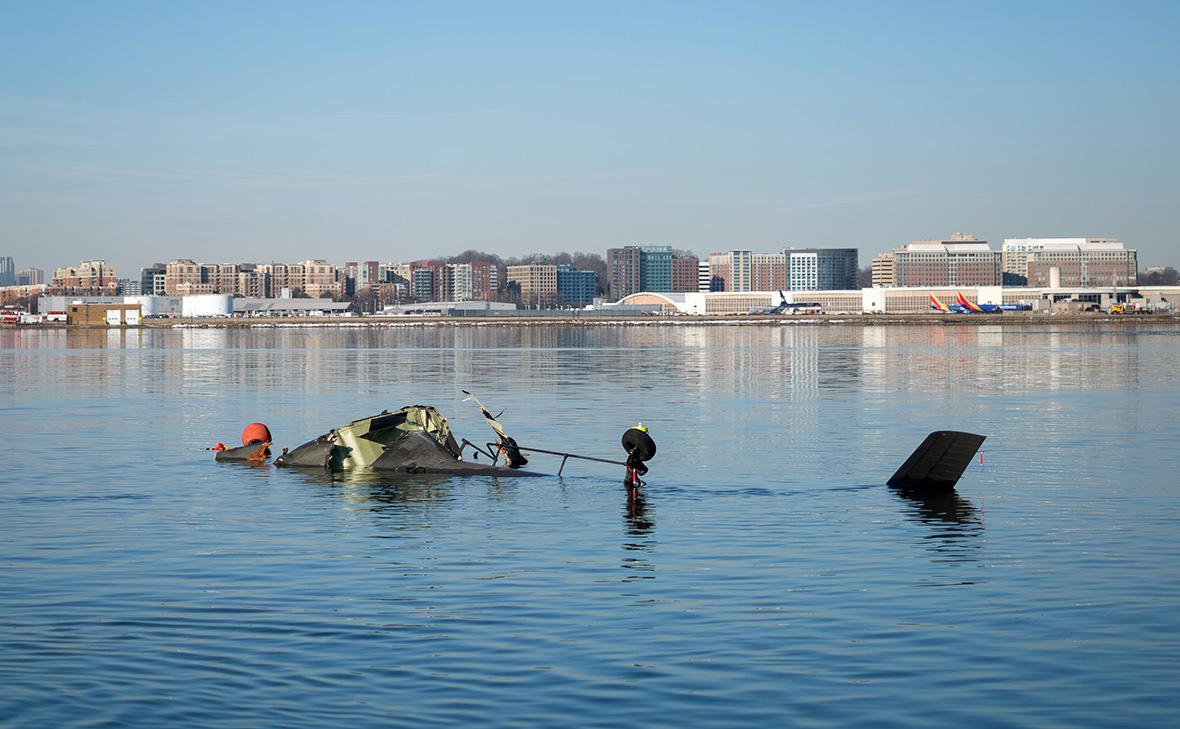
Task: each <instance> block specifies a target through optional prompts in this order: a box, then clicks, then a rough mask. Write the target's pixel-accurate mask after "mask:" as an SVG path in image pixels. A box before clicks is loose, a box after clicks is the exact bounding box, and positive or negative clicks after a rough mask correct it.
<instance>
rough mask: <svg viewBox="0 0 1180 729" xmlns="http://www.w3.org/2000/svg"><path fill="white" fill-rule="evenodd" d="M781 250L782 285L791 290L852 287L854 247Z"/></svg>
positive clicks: (854, 283)
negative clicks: (783, 262) (784, 271)
mask: <svg viewBox="0 0 1180 729" xmlns="http://www.w3.org/2000/svg"><path fill="white" fill-rule="evenodd" d="M783 253H784V254H785V256H786V258H787V264H786V282H785V284H784V287H785V288H787V289H789V290H791V291H834V290H845V289H854V288H856V274H857V265H858V262H859V256H860V252H859V251H858V250H857V249H856V248H788V249H786V250H785V251H784V252H783ZM777 288H778V287H775V286H772V287H771V289H774V290H777Z"/></svg>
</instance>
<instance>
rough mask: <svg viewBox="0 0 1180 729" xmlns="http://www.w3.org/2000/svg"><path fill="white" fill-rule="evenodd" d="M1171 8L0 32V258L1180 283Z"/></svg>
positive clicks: (15, 6) (163, 24)
mask: <svg viewBox="0 0 1180 729" xmlns="http://www.w3.org/2000/svg"><path fill="white" fill-rule="evenodd" d="M1178 21H1180V3H1175V2H1167V3H1113V2H1112V3H1084V2H1068V3H957V2H949V3H948V2H931V3H877V2H872V3H816V4H814V5H792V4H788V3H754V2H747V3H742V2H737V3H720V2H717V3H694V2H672V3H661V2H649V3H635V2H631V3H617V4H612V3H603V2H595V3H585V4H581V5H575V4H573V3H561V2H542V3H511V2H505V3H421V4H409V3H393V2H321V3H300V2H250V3H242V2H235V3H217V2H188V3H182V2H143V3H131V2H110V3H81V2H78V3H63V2H19V3H18V2H0V28H2V29H3V30H2V31H0V32H2V33H3V42H2V43H0V255H4V254H9V255H12V256H13V257H14V258H15V259H16V263H17V266H18V267H22V266H25V265H36V266H39V267H42V268H51V267H53V266H57V265H65V264H69V263H73V262H76V261H77V260H79V259H81V258H83V257H105V258H106V259H107V260H108V261H110V262H111V263H113V264H114V265H116V266H118V267H119V268H120V270H121V271H122V272H123V274H124V275H129V274H133V273H134V272H135V270H137V269H138V268H139V267H140V266H142V265H145V264H147V263H150V262H151V261H153V260H167V259H170V258H175V257H189V258H195V259H197V260H203V261H239V260H298V259H303V258H307V257H326V258H328V259H329V260H332V261H334V262H343V261H344V260H352V259H379V260H410V259H414V258H420V257H427V256H434V255H442V254H449V253H457V252H459V251H462V250H464V249H466V248H481V249H485V250H489V251H496V252H499V253H501V254H502V255H506V256H507V255H518V254H523V253H528V252H532V251H557V250H570V251H573V250H586V251H598V252H604V251H605V249H606V248H608V247H611V246H617V245H625V244H634V243H669V244H672V245H674V246H676V247H679V248H686V249H690V250H694V251H696V252H697V253H700V254H705V253H708V252H709V251H712V250H725V249H729V248H752V249H754V250H764V251H771V250H776V249H781V248H782V247H783V246H784V245H817V246H827V245H833V246H836V245H838V246H856V247H858V248H860V250H861V259H862V262H863V263H867V262H868V260H869V259H870V258H871V256H872V255H874V254H876V253H878V252H880V251H882V250H887V249H889V248H891V247H893V246H895V245H899V244H902V243H905V242H906V241H908V240H910V239H912V238H930V237H939V236H943V235H949V234H950V233H953V232H956V231H966V232H973V233H975V234H977V235H979V236H981V237H984V238H986V239H988V240H990V241H992V242H993V245H996V246H997V247H998V243H999V241H1000V240H1002V239H1003V238H1005V237H1025V236H1082V235H1104V236H1119V237H1122V238H1123V239H1124V240H1125V241H1126V242H1127V243H1128V244H1129V245H1131V246H1134V247H1137V248H1138V249H1139V250H1140V265H1141V266H1143V265H1152V264H1157V263H1169V264H1173V265H1176V264H1180V243H1178V242H1177V231H1180V210H1178V208H1180V205H1178V202H1180V200H1178V195H1177V192H1178V189H1180V187H1178V184H1177V169H1178V162H1180V152H1178V145H1177V141H1178V139H1177V137H1178V134H1177V129H1180V113H1178V112H1180V53H1178V52H1177V50H1176V48H1177V44H1176V42H1175V38H1176V33H1177V31H1178V30H1180V22H1178Z"/></svg>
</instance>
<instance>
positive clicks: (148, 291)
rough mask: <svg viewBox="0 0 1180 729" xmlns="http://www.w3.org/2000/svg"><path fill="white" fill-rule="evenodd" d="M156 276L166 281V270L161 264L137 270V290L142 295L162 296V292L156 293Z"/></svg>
mask: <svg viewBox="0 0 1180 729" xmlns="http://www.w3.org/2000/svg"><path fill="white" fill-rule="evenodd" d="M157 275H160V276H164V277H165V279H167V269H166V267H165V266H164V264H163V263H153V264H152V265H150V266H144V267H143V268H141V269H139V290H140V291H141V292H143V294H144V295H147V296H150V295H153V294H157V295H162V294H163V293H164V292H163V291H160V292H158V293H157V291H156V276H157Z"/></svg>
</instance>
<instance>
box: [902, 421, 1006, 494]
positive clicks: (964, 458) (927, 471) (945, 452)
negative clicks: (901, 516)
mask: <svg viewBox="0 0 1180 729" xmlns="http://www.w3.org/2000/svg"><path fill="white" fill-rule="evenodd" d="M986 439H987V436H986V435H976V434H975V433H963V432H960V431H956V430H936V431H934V432H933V433H931V434H930V435H928V436H926V439H925V440H923V441H922V444H921V445H919V446H918V448H917V449H916V450H915V451H914V452H913V453H911V454H910V457H909V458H907V459H906V461H905V463H903V464H901V467H900V468H898V469H897V472H896V473H894V474H893V476H891V477H890V479H889V481H887V482H886V483H887V484H888V485H889V486H892V487H893V488H895V489H899V490H901V491H908V492H912V493H924V494H939V493H948V492H950V491H952V490H954V488H955V484H957V483H958V482H959V479H960V478H962V477H963V471H965V470H967V466H968V465H970V463H971V459H972V458H974V457H975V454H976V452H978V451H979V447H980V446H981V445H983V441H984V440H986Z"/></svg>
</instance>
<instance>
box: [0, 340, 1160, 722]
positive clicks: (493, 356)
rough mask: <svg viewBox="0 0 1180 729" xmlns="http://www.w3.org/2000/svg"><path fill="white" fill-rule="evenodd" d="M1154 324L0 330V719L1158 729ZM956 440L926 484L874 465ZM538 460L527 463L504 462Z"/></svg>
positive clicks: (888, 465)
mask: <svg viewBox="0 0 1180 729" xmlns="http://www.w3.org/2000/svg"><path fill="white" fill-rule="evenodd" d="M1178 354H1180V331H1178V330H1177V329H1175V328H1161V329H1156V330H1147V329H1127V330H1124V329H1121V328H1115V327H1112V328H1107V329H1103V328H1085V327H1069V326H1059V327H1049V326H1044V327H1029V328H1000V327H992V326H963V327H955V326H932V327H908V326H896V327H895V326H890V327H860V326H811V325H796V326H783V327H724V326H700V327H697V326H684V327H588V328H563V327H521V328H511V327H458V328H450V327H436V328H421V329H379V330H362V329H303V330H300V329H266V330H252V331H251V330H233V331H226V330H175V331H146V330H145V331H126V332H119V331H101V330H90V331H68V332H67V331H64V330H56V331H14V330H4V331H0V413H2V417H3V432H4V433H5V435H6V436H7V437H8V440H9V445H10V452H9V455H8V457H7V458H6V464H5V468H4V469H3V470H2V471H0V530H2V532H3V539H2V540H0V627H2V631H0V685H3V686H4V691H3V692H0V723H3V724H4V725H5V726H28V727H43V726H58V727H66V726H102V725H112V726H113V725H119V726H166V725H172V726H176V725H204V726H213V725H215V726H231V727H232V726H243V727H244V726H251V727H254V726H291V727H318V726H324V725H341V724H348V725H352V726H367V725H383V726H388V725H406V726H422V725H447V724H471V723H472V722H478V723H480V724H486V725H510V726H521V725H570V724H573V725H580V726H619V725H624V724H626V725H651V726H733V725H746V726H750V725H770V724H771V723H772V722H773V723H774V724H789V725H795V726H832V725H845V726H847V725H873V726H899V727H900V726H905V727H912V726H940V727H941V726H947V725H948V724H952V723H963V722H970V724H971V725H972V726H1111V725H1139V726H1160V725H1167V724H1174V722H1175V719H1174V717H1175V716H1176V712H1177V711H1178V710H1180V700H1178V699H1177V698H1175V688H1176V686H1177V685H1178V683H1180V682H1178V679H1180V675H1178V670H1177V668H1176V665H1177V657H1178V656H1180V640H1178V630H1177V629H1178V627H1180V626H1178V623H1180V610H1178V608H1180V580H1178V577H1180V575H1178V568H1177V564H1178V562H1180V560H1178V558H1180V532H1178V530H1177V527H1178V519H1177V517H1178V516H1180V498H1178V497H1177V487H1176V484H1177V482H1178V479H1177V477H1176V473H1177V471H1178V470H1180V458H1178V457H1177V455H1176V448H1175V443H1176V439H1177V436H1180V427H1178V425H1177V420H1176V417H1175V413H1176V411H1177V406H1178V405H1180V368H1178V367H1177V362H1180V358H1178V357H1177V355H1178ZM463 387H466V388H470V389H473V390H474V391H475V392H477V393H478V394H479V395H481V397H482V398H483V399H484V401H485V402H487V403H488V405H489V406H490V407H492V408H493V409H495V410H497V411H498V410H499V409H505V410H506V412H505V413H504V416H503V418H502V420H503V422H504V423H505V425H506V426H507V427H508V428H509V430H510V431H511V432H512V433H513V434H514V435H515V436H516V437H517V439H518V440H519V441H520V442H521V443H525V444H532V445H537V446H540V447H550V448H568V449H573V450H576V451H578V452H583V453H587V454H590V455H598V456H604V457H618V456H621V455H622V451H621V448H620V447H619V445H618V439H619V436H620V435H621V433H622V432H623V430H624V429H625V428H626V427H628V426H629V425H631V424H633V423H634V422H635V421H636V420H642V421H644V422H645V423H646V424H647V425H649V426H650V427H651V432H652V434H653V436H654V437H655V439H656V441H657V442H658V444H659V454H658V456H657V458H656V459H655V460H654V461H653V462H652V463H651V464H650V465H651V467H652V471H651V473H650V474H649V477H648V480H649V485H648V486H647V487H646V488H645V489H644V491H643V496H642V498H641V499H639V500H637V501H631V500H630V499H628V496H627V493H626V491H625V489H624V488H623V487H622V485H621V478H622V473H621V469H619V468H617V467H613V466H609V465H601V464H587V463H573V462H571V464H570V465H569V466H567V471H566V474H565V477H564V478H561V479H558V478H556V477H545V478H540V479H527V480H513V479H505V480H500V479H494V478H468V479H441V478H434V479H416V480H402V481H391V480H382V479H379V478H371V477H356V478H351V479H343V480H337V481H331V480H326V479H323V478H318V477H314V476H309V475H305V474H301V473H297V472H290V471H283V470H277V469H274V468H261V469H259V468H248V467H241V466H234V465H228V464H215V463H213V462H212V459H211V458H210V454H209V453H208V452H206V451H205V450H204V448H206V447H207V446H211V445H212V444H213V443H215V442H216V441H218V440H222V441H226V442H230V441H231V440H233V439H235V438H236V437H237V434H238V433H239V432H240V430H241V428H242V426H243V425H244V424H245V423H247V422H249V421H251V420H261V421H263V422H265V423H267V424H268V425H269V426H270V428H271V430H272V432H274V434H275V436H276V440H277V442H278V443H279V444H280V445H292V446H293V445H296V444H298V443H300V442H302V441H304V440H306V439H308V438H310V437H312V436H314V435H317V434H319V433H321V432H323V431H324V430H326V429H327V428H328V427H330V426H332V425H337V424H340V423H343V422H347V421H349V420H352V419H354V418H356V417H361V416H364V415H369V414H372V413H374V412H377V411H379V410H381V409H384V408H395V407H400V406H401V405H405V404H410V403H427V404H434V405H436V406H437V407H439V408H440V409H441V410H442V411H443V412H444V414H446V415H447V416H448V417H449V418H450V420H451V423H452V427H453V428H454V429H455V430H456V431H457V432H458V434H459V435H461V436H467V437H469V438H471V439H472V440H480V441H481V442H482V441H486V440H488V439H490V436H491V431H490V430H489V429H488V428H487V426H486V425H484V424H483V422H482V418H481V417H480V416H479V413H478V411H477V410H476V409H475V408H474V406H473V405H472V404H471V403H463V402H460V400H461V398H462V395H461V394H460V393H459V389H460V388H463ZM935 429H963V430H970V431H974V432H979V433H983V434H986V435H988V436H989V437H988V440H987V442H986V444H985V446H984V448H985V452H984V454H983V463H982V464H980V463H979V462H978V461H977V462H976V463H974V464H973V465H972V467H971V468H969V469H968V471H967V473H966V475H965V477H964V480H963V481H962V482H961V483H960V487H959V490H958V495H957V496H953V497H949V498H944V499H937V500H915V499H908V498H904V497H902V496H900V495H898V494H896V493H894V492H892V491H891V490H889V489H887V488H885V487H883V486H882V485H881V484H882V482H883V481H884V480H885V479H887V478H888V476H889V475H890V474H891V473H892V471H893V470H894V469H895V468H896V467H897V466H898V465H899V464H900V463H901V461H903V460H904V459H905V456H906V455H907V454H908V453H909V451H910V450H912V449H913V447H915V446H916V444H917V443H918V442H919V441H920V440H921V438H922V437H923V436H924V435H925V434H926V433H927V432H928V431H930V430H935ZM532 465H534V466H536V467H538V468H540V469H543V470H547V471H549V472H554V471H555V470H556V467H557V463H556V461H555V460H553V459H551V458H548V457H545V456H536V457H534V460H533V464H532Z"/></svg>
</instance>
